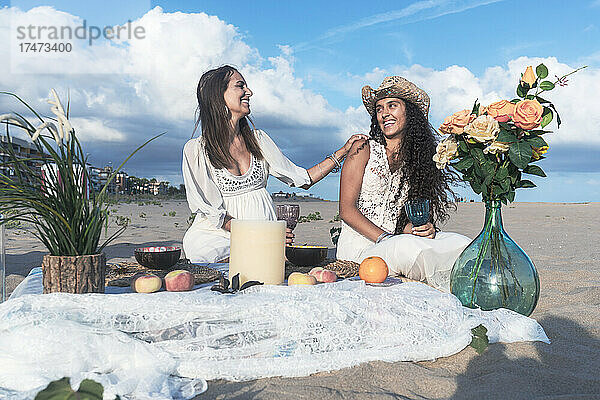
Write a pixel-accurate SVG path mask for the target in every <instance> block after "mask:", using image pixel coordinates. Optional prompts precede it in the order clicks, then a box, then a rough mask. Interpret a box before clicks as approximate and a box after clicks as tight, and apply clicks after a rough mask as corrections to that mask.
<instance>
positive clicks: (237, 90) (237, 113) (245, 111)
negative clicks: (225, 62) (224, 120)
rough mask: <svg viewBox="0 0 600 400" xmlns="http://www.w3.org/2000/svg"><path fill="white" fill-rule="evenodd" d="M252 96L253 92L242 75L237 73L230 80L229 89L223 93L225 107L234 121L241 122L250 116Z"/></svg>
mask: <svg viewBox="0 0 600 400" xmlns="http://www.w3.org/2000/svg"><path fill="white" fill-rule="evenodd" d="M250 96H252V90H250V88H248V86H246V81H245V80H244V78H243V77H242V75H241V74H240V73H239V72H237V71H235V72H234V73H233V75H231V78H229V83H228V84H227V89H226V90H225V92H224V93H223V98H224V100H225V105H227V108H229V111H231V116H232V118H233V119H235V120H239V119H240V118H242V117H245V116H247V115H249V114H250Z"/></svg>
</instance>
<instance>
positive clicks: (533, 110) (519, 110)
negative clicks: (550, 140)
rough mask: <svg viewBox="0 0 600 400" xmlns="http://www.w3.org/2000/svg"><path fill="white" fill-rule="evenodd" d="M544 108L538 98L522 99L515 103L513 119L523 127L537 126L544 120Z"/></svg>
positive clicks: (517, 124) (531, 127) (527, 128)
mask: <svg viewBox="0 0 600 400" xmlns="http://www.w3.org/2000/svg"><path fill="white" fill-rule="evenodd" d="M543 112H544V108H543V107H542V105H541V104H540V103H539V102H538V101H537V100H521V101H520V102H518V103H517V104H516V105H515V114H514V115H513V121H514V123H515V125H516V126H518V127H519V128H521V129H525V130H530V129H533V128H537V127H538V126H539V125H540V121H541V120H542V113H543Z"/></svg>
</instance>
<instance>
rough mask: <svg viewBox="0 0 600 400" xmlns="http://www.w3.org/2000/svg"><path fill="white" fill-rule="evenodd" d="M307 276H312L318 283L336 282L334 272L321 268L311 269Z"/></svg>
mask: <svg viewBox="0 0 600 400" xmlns="http://www.w3.org/2000/svg"><path fill="white" fill-rule="evenodd" d="M308 274H309V275H311V276H314V277H315V278H316V279H317V281H318V282H326V283H331V282H335V281H337V275H336V273H335V272H333V271H330V270H328V269H323V268H321V267H315V268H313V269H311V270H310V272H309V273H308Z"/></svg>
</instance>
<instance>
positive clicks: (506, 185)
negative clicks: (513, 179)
mask: <svg viewBox="0 0 600 400" xmlns="http://www.w3.org/2000/svg"><path fill="white" fill-rule="evenodd" d="M500 187H501V188H502V192H503V193H504V192H508V191H509V190H510V178H509V177H508V176H507V177H506V178H504V179H503V180H501V181H500Z"/></svg>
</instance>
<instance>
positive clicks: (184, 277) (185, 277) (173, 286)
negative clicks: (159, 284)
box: [165, 269, 194, 292]
mask: <svg viewBox="0 0 600 400" xmlns="http://www.w3.org/2000/svg"><path fill="white" fill-rule="evenodd" d="M165 287H166V288H167V290H168V291H169V292H186V291H188V290H192V288H193V287H194V275H193V274H192V273H191V272H190V271H186V270H183V269H178V270H175V271H171V272H169V273H168V274H167V275H166V276H165Z"/></svg>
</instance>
